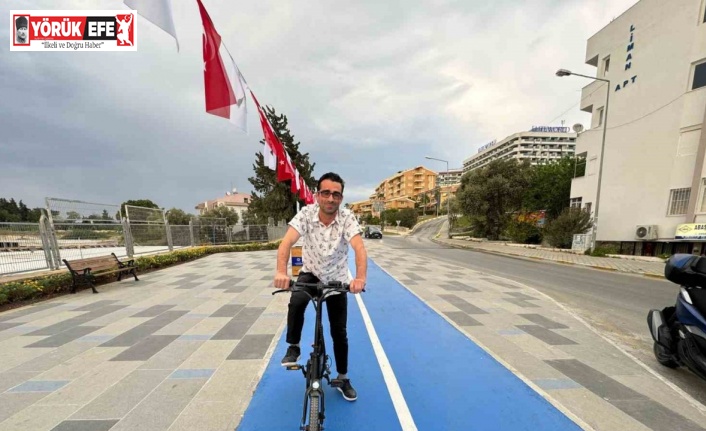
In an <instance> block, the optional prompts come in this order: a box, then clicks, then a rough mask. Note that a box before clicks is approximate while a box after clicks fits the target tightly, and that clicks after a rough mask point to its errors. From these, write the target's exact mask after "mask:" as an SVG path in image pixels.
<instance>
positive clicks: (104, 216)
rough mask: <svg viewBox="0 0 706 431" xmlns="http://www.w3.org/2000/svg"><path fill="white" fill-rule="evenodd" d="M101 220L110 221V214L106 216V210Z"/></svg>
mask: <svg viewBox="0 0 706 431" xmlns="http://www.w3.org/2000/svg"><path fill="white" fill-rule="evenodd" d="M101 219H103V220H110V214H108V210H106V209H104V210H103V215H101Z"/></svg>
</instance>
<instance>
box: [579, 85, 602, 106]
mask: <svg viewBox="0 0 706 431" xmlns="http://www.w3.org/2000/svg"><path fill="white" fill-rule="evenodd" d="M606 84H607V83H606V82H603V81H593V82H591V83H590V84H588V85H587V86H585V87H583V89H582V90H581V105H580V106H579V108H580V109H581V110H582V111H584V112H589V113H590V112H593V107H594V106H597V107H598V106H603V105H604V104H605V102H604V101H605V92H606V88H607V85H606Z"/></svg>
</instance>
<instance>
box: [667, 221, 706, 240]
mask: <svg viewBox="0 0 706 431" xmlns="http://www.w3.org/2000/svg"><path fill="white" fill-rule="evenodd" d="M674 239H706V224H697V223H686V224H680V225H678V226H677V231H676V232H675V233H674Z"/></svg>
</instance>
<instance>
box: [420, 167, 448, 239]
mask: <svg viewBox="0 0 706 431" xmlns="http://www.w3.org/2000/svg"><path fill="white" fill-rule="evenodd" d="M424 158H425V159H429V160H437V161H439V162H444V163H446V174H448V173H449V161H448V160H442V159H437V158H435V157H429V156H424ZM450 197H451V193H449V192H447V193H446V219H447V220H448V222H449V233H450V232H451V199H450ZM439 199H441V185H439ZM437 208H438V207H437Z"/></svg>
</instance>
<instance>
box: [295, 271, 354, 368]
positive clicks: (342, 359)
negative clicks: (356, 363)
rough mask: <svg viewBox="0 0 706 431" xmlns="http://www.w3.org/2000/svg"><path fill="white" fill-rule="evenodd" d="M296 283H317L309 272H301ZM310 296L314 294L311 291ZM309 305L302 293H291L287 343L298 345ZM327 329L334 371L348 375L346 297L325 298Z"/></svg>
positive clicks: (341, 294)
mask: <svg viewBox="0 0 706 431" xmlns="http://www.w3.org/2000/svg"><path fill="white" fill-rule="evenodd" d="M297 281H299V282H302V283H317V282H318V281H319V279H318V278H316V276H314V274H312V273H310V272H301V273H299V277H298V278H297ZM309 293H310V294H312V295H313V294H314V293H315V292H314V289H311V291H310V292H309ZM307 305H309V297H308V296H307V295H306V294H305V293H304V292H292V296H291V297H290V299H289V313H288V314H287V343H289V344H299V341H301V338H302V328H303V327H304V312H305V311H306V307H307ZM326 310H327V311H328V321H329V327H330V329H331V338H332V339H333V355H334V358H336V370H337V371H338V372H339V374H346V373H348V332H347V330H346V323H347V320H348V295H346V294H345V293H339V294H337V295H332V296H329V297H328V298H326Z"/></svg>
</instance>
